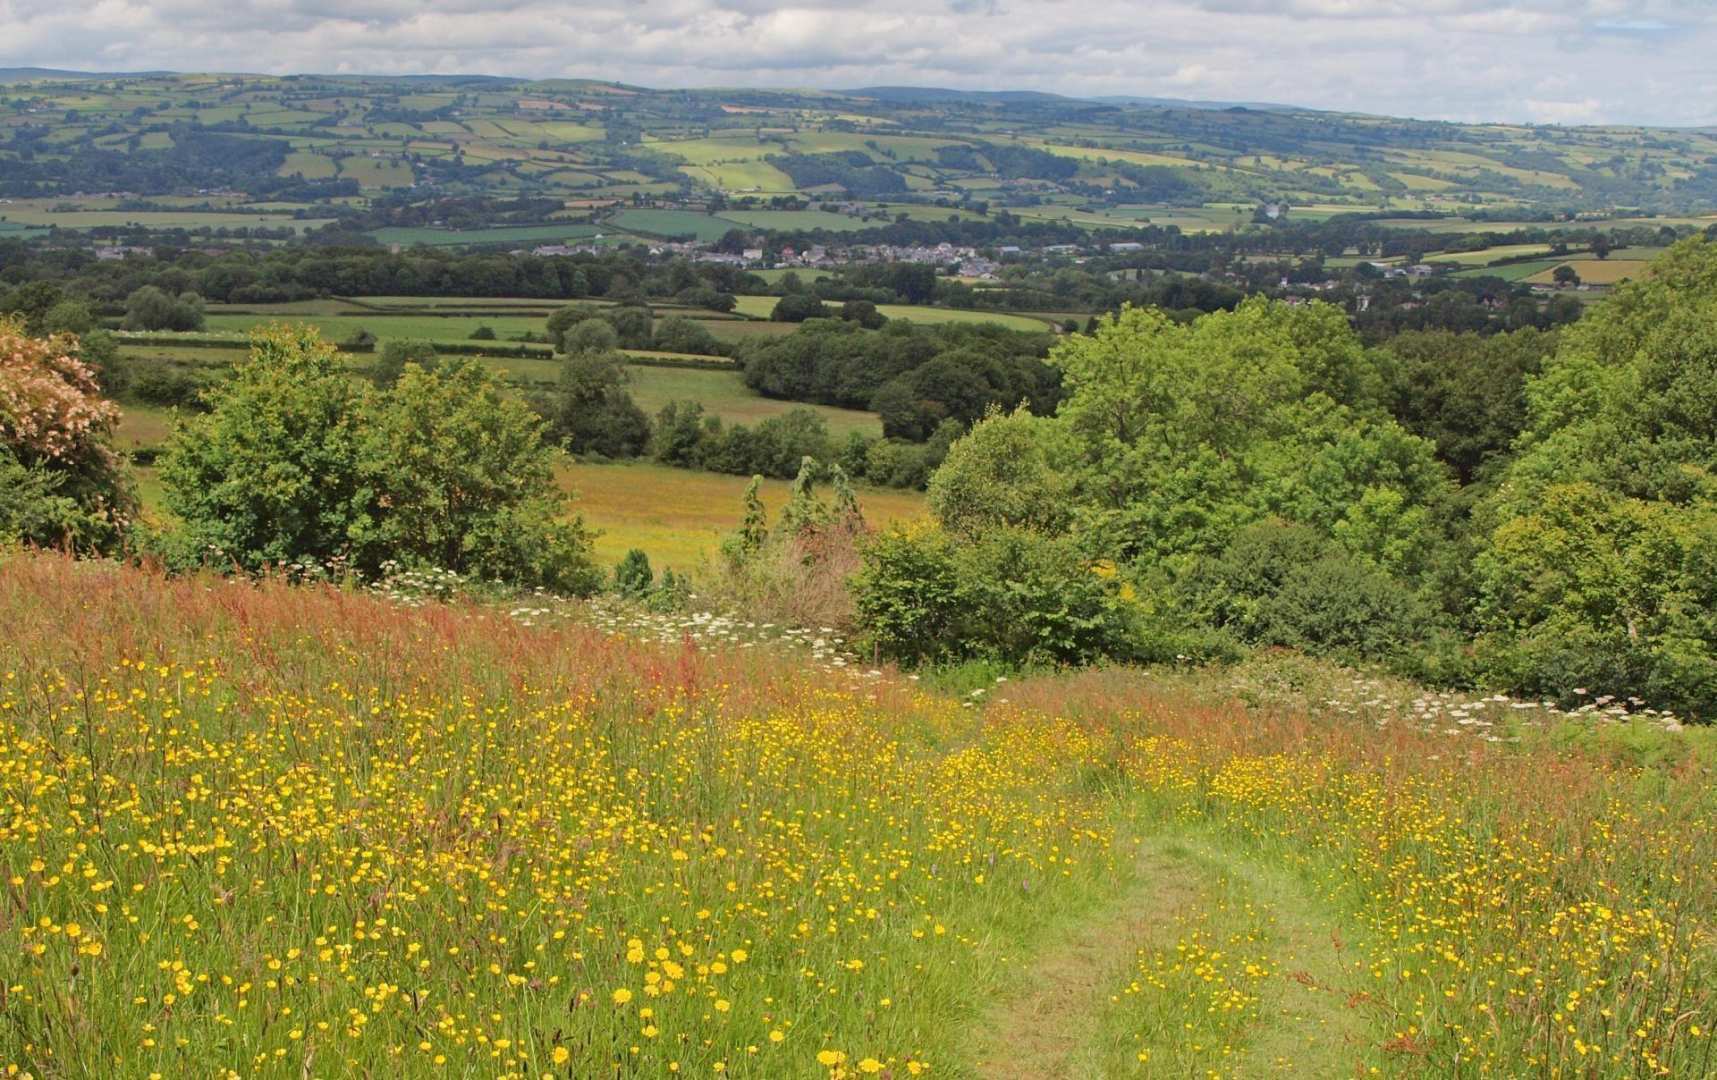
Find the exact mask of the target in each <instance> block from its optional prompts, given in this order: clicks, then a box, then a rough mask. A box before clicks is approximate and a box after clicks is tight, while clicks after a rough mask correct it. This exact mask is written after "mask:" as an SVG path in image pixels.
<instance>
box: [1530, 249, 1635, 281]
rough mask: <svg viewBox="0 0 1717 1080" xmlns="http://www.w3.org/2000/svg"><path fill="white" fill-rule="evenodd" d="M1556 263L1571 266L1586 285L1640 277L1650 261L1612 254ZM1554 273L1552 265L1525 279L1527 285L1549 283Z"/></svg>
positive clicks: (1554, 269) (1554, 268) (1553, 278)
mask: <svg viewBox="0 0 1717 1080" xmlns="http://www.w3.org/2000/svg"><path fill="white" fill-rule="evenodd" d="M1556 265H1557V266H1571V267H1573V268H1574V272H1575V273H1576V274H1579V275H1580V280H1581V281H1582V282H1584V283H1586V284H1587V285H1617V284H1620V283H1621V282H1623V281H1626V280H1628V279H1629V278H1637V277H1640V276H1641V275H1643V274H1644V273H1645V271H1646V267H1648V266H1650V265H1651V263H1650V262H1649V261H1648V260H1643V259H1618V258H1616V257H1615V256H1614V255H1612V256H1610V257H1609V258H1607V259H1565V260H1563V261H1562V262H1559V263H1557V264H1556ZM1555 273H1556V267H1554V266H1553V267H1551V268H1550V269H1548V270H1541V271H1539V272H1538V273H1536V274H1533V275H1532V276H1531V277H1529V278H1526V279H1525V280H1526V283H1527V284H1529V285H1551V284H1554V283H1555V277H1554V275H1555Z"/></svg>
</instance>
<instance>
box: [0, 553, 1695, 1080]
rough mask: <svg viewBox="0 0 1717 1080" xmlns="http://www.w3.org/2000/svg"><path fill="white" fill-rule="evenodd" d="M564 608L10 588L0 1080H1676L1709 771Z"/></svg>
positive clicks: (1630, 746) (1617, 753)
mask: <svg viewBox="0 0 1717 1080" xmlns="http://www.w3.org/2000/svg"><path fill="white" fill-rule="evenodd" d="M557 610H560V609H557ZM579 610H580V609H579V608H577V607H576V606H568V607H566V608H565V609H564V612H565V616H564V617H561V616H557V615H556V614H555V613H554V612H550V613H547V614H544V613H542V612H540V611H538V610H533V611H530V612H523V613H521V611H519V610H514V611H512V612H510V613H509V612H508V611H507V610H502V609H488V608H477V607H454V608H446V607H437V606H430V607H422V608H414V607H409V606H404V605H401V604H397V603H393V602H389V601H385V600H382V599H378V598H372V597H369V596H366V595H362V594H357V593H352V592H345V591H340V590H335V589H320V588H308V587H306V588H294V587H289V586H286V585H282V584H277V583H269V582H264V583H261V584H257V583H249V582H240V581H232V580H221V579H214V578H195V577H193V578H184V579H179V580H164V579H161V578H159V577H155V576H152V575H151V574H149V573H147V572H144V571H139V570H124V569H118V568H114V567H112V566H108V565H104V564H98V563H82V564H79V563H73V562H70V561H67V560H63V559H60V558H58V557H54V556H23V555H13V556H8V557H6V558H5V561H4V562H0V620H4V625H5V626H6V628H7V630H6V633H5V634H4V635H3V636H0V793H3V798H4V800H5V802H4V815H3V817H0V873H4V875H5V878H6V881H7V887H8V899H7V904H6V907H5V911H6V915H5V921H4V923H3V924H0V934H3V935H4V937H5V947H4V948H3V949H0V957H3V958H4V959H3V960H0V978H3V985H4V988H5V994H6V998H5V1021H6V1022H5V1024H4V1025H3V1026H0V1063H4V1064H8V1065H15V1066H16V1067H17V1068H18V1069H19V1070H21V1071H27V1072H30V1073H32V1074H33V1075H36V1076H72V1075H76V1076H145V1075H149V1074H152V1073H155V1074H160V1075H162V1076H181V1075H193V1074H194V1075H208V1074H215V1073H219V1074H226V1072H225V1071H226V1070H231V1072H232V1073H236V1074H238V1075H243V1076H253V1075H263V1076H303V1075H355V1074H363V1075H376V1076H382V1075H388V1076H394V1075H413V1076H415V1075H425V1076H428V1075H482V1076H490V1075H512V1076H527V1075H528V1076H533V1077H536V1076H543V1075H548V1076H561V1077H589V1076H656V1075H662V1074H664V1073H679V1074H684V1075H717V1074H726V1075H736V1076H753V1077H773V1076H801V1075H804V1076H822V1077H853V1076H868V1075H886V1076H895V1077H899V1076H908V1075H921V1074H928V1075H932V1076H975V1075H985V1076H990V1075H994V1076H1133V1075H1137V1076H1160V1077H1186V1076H1204V1075H1220V1076H1256V1075H1266V1074H1277V1073H1288V1074H1293V1075H1304V1076H1318V1077H1323V1076H1348V1075H1356V1074H1361V1075H1365V1074H1373V1073H1375V1074H1376V1075H1434V1076H1455V1075H1493V1076H1505V1077H1514V1076H1528V1075H1530V1076H1582V1077H1584V1076H1651V1075H1675V1076H1698V1075H1701V1074H1703V1073H1704V1072H1705V1071H1706V1070H1707V1067H1708V1066H1707V1063H1708V1061H1709V1059H1710V1046H1711V1043H1710V1024H1711V1022H1712V1019H1713V1017H1712V1002H1711V991H1712V987H1713V973H1712V970H1711V961H1712V956H1711V947H1712V937H1711V930H1712V921H1711V920H1712V914H1713V906H1714V905H1717V900H1714V899H1713V896H1714V892H1713V888H1712V886H1713V884H1714V881H1713V879H1714V876H1717V861H1714V856H1717V840H1714V839H1713V836H1714V833H1713V830H1712V824H1713V822H1712V817H1713V807H1712V799H1711V795H1710V785H1709V776H1708V768H1709V765H1708V762H1709V760H1710V758H1709V757H1707V756H1704V755H1702V754H1701V753H1699V752H1696V751H1700V750H1704V749H1708V747H1707V746H1706V743H1705V742H1704V740H1699V739H1690V738H1688V737H1687V736H1685V735H1677V734H1674V733H1666V734H1660V735H1659V734H1649V733H1647V732H1645V731H1644V730H1643V729H1635V728H1627V727H1616V728H1614V729H1607V731H1608V733H1606V732H1605V731H1598V730H1593V729H1592V728H1591V726H1590V723H1588V727H1587V728H1586V729H1585V731H1584V732H1583V733H1579V734H1580V737H1579V738H1567V737H1565V736H1566V735H1567V734H1568V733H1567V732H1566V731H1565V730H1564V729H1545V730H1542V731H1539V730H1536V729H1532V728H1529V727H1521V728H1518V729H1516V730H1514V731H1512V732H1511V733H1509V734H1507V735H1504V736H1499V737H1498V738H1497V741H1489V740H1487V739H1483V738H1479V737H1476V736H1474V735H1472V734H1468V733H1466V732H1464V731H1462V730H1461V729H1458V728H1457V729H1452V730H1455V731H1457V732H1459V733H1457V734H1445V733H1443V732H1442V731H1441V730H1437V731H1426V730H1421V729H1420V728H1418V727H1415V726H1413V725H1402V724H1392V725H1389V726H1386V727H1379V726H1377V725H1376V724H1374V723H1373V722H1372V721H1371V720H1370V719H1369V717H1368V715H1367V714H1366V713H1364V712H1363V711H1361V712H1359V713H1357V714H1355V715H1345V714H1341V715H1338V714H1333V713H1332V714H1329V715H1324V714H1320V713H1317V712H1315V711H1314V712H1313V713H1311V714H1307V713H1304V712H1300V711H1295V710H1289V709H1285V708H1269V707H1265V708H1260V709H1255V710H1247V709H1244V708H1242V707H1240V706H1238V705H1226V706H1216V705H1212V704H1211V703H1210V700H1211V699H1209V698H1208V697H1203V696H1201V695H1200V694H1198V693H1197V692H1195V691H1194V690H1192V689H1188V686H1189V685H1190V684H1187V683H1185V682H1184V681H1179V682H1177V681H1174V680H1169V681H1166V682H1165V681H1159V680H1157V679H1155V678H1154V677H1152V676H1148V675H1143V674H1139V673H1126V672H1094V673H1088V674H1086V675H1082V676H1076V677H1042V678H1037V679H1027V680H1024V681H1020V682H1014V683H1005V682H999V683H990V684H989V685H988V689H987V691H984V692H982V693H974V692H964V693H961V694H960V695H959V696H955V694H954V692H949V693H947V694H942V693H937V692H933V691H931V690H929V689H927V688H925V687H926V685H927V684H919V683H914V682H911V681H908V680H906V679H903V678H900V677H898V676H896V675H894V674H892V673H889V672H875V673H873V672H870V671H867V670H865V669H864V666H863V665H862V664H857V663H847V664H845V665H844V666H842V665H840V664H837V663H835V662H833V661H831V660H829V659H828V658H827V654H826V653H824V654H812V653H809V652H807V651H798V650H793V649H789V648H787V647H785V646H776V645H768V644H764V645H759V646H756V647H748V645H747V644H746V643H744V642H734V643H725V639H724V642H717V641H715V640H713V637H714V635H711V637H710V638H706V639H705V640H703V641H701V642H700V641H699V640H698V633H699V632H698V631H696V630H690V631H688V632H687V636H686V637H685V638H684V639H683V641H682V643H681V644H678V645H667V646H658V645H650V644H645V643H642V642H638V641H631V640H628V639H627V638H626V637H625V636H623V635H616V634H613V633H610V632H606V631H599V630H596V629H593V628H589V627H587V626H585V625H582V624H581V623H580V621H579V619H580V616H579V614H578V612H579ZM533 622H534V623H536V624H537V625H526V624H527V623H533ZM815 655H821V656H823V657H824V658H823V659H815V658H814V656H815ZM979 689H982V688H981V687H980V688H979ZM1516 740H1518V741H1516Z"/></svg>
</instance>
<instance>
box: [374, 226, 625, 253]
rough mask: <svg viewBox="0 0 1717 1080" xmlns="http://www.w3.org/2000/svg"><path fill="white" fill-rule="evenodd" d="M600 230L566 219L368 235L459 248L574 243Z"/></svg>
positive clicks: (412, 228)
mask: <svg viewBox="0 0 1717 1080" xmlns="http://www.w3.org/2000/svg"><path fill="white" fill-rule="evenodd" d="M599 232H601V230H600V229H598V228H597V227H596V226H594V225H586V224H583V223H580V222H570V221H569V222H567V223H565V224H563V225H500V226H496V227H494V228H489V229H436V228H429V227H427V226H389V227H387V228H382V229H376V230H374V231H373V232H372V233H371V234H370V235H371V236H374V237H375V238H376V242H377V243H381V244H398V245H400V246H401V247H415V246H419V245H421V246H423V247H461V246H465V245H473V244H474V245H482V246H488V245H496V246H499V245H502V244H520V245H527V246H534V245H536V244H576V243H578V242H580V241H584V240H590V239H592V238H594V237H595V236H596V235H597V234H598V233H599Z"/></svg>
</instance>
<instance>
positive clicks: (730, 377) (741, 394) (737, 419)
mask: <svg viewBox="0 0 1717 1080" xmlns="http://www.w3.org/2000/svg"><path fill="white" fill-rule="evenodd" d="M626 374H627V378H628V380H629V382H628V389H629V390H630V391H631V393H632V400H633V401H635V402H637V403H638V407H639V408H640V409H643V410H644V412H645V413H647V414H649V415H650V416H655V415H656V413H657V412H658V411H659V410H660V409H661V408H662V406H664V405H666V404H668V403H669V402H671V401H696V402H698V403H699V404H701V405H702V406H703V407H704V411H705V412H706V413H709V414H711V415H713V416H719V417H720V418H721V419H722V422H723V423H727V424H744V425H746V426H748V427H749V426H751V425H754V424H756V423H757V422H758V421H760V420H767V419H768V418H769V417H771V416H779V415H780V414H782V413H784V412H788V411H790V410H792V409H810V410H811V411H812V412H815V413H817V414H818V415H819V416H821V417H822V418H823V419H824V420H825V421H826V422H827V423H828V425H829V434H830V435H832V436H834V437H835V438H836V439H843V438H845V437H846V436H847V434H848V433H849V432H854V431H857V432H859V433H861V434H864V435H869V436H872V437H876V436H880V435H881V434H882V421H881V420H879V419H878V418H877V415H876V414H875V413H870V412H861V411H859V410H857V409H837V408H835V407H834V406H832V405H807V404H804V403H802V402H797V401H778V400H776V399H775V398H766V397H763V396H762V395H760V394H758V393H757V392H756V391H755V390H752V389H751V388H750V387H748V386H746V385H745V381H744V379H743V378H742V377H741V376H740V374H739V372H737V371H712V370H708V369H705V368H682V367H658V366H653V365H648V364H631V365H628V366H627V368H626Z"/></svg>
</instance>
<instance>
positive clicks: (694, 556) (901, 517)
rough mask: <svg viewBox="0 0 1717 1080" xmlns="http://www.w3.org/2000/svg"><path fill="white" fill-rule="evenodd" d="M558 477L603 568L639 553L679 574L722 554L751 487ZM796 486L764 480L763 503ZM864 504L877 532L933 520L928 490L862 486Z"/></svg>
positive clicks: (580, 472) (740, 482) (707, 478)
mask: <svg viewBox="0 0 1717 1080" xmlns="http://www.w3.org/2000/svg"><path fill="white" fill-rule="evenodd" d="M560 478H561V484H562V486H563V487H565V488H566V489H567V490H569V491H571V492H572V493H573V496H574V502H573V509H574V510H576V511H577V512H578V514H579V516H581V517H582V518H583V519H584V522H585V524H586V525H589V526H590V527H591V528H593V529H596V530H599V532H600V535H598V536H597V537H596V558H597V561H598V562H599V563H601V564H602V565H603V566H605V567H612V566H613V564H615V563H617V562H619V561H620V559H621V557H622V556H624V555H625V554H626V552H627V551H628V550H630V549H632V548H639V549H641V550H642V551H643V552H644V553H645V554H646V555H648V556H649V557H650V562H651V565H653V566H655V567H656V568H657V569H659V570H660V569H669V568H671V569H674V570H679V571H696V570H697V569H698V568H699V567H700V566H701V565H702V564H703V563H704V562H705V561H706V560H707V559H709V558H711V557H713V556H715V555H716V554H717V552H718V551H719V549H720V546H721V539H722V537H723V536H726V535H727V534H728V533H730V532H732V531H734V530H735V529H737V528H738V527H739V523H740V519H741V517H743V516H744V500H745V488H746V485H748V484H749V483H750V482H751V481H750V479H749V478H748V477H744V476H728V475H725V474H723V473H711V472H698V471H695V470H691V469H676V468H671V467H669V466H666V465H656V464H653V463H647V462H637V463H628V464H591V463H583V462H580V463H577V464H573V465H569V466H567V467H566V468H564V469H562V470H561V473H560ZM790 487H791V485H790V484H789V483H788V482H787V481H785V480H765V481H764V482H763V486H762V491H761V495H762V498H763V504H764V506H766V507H767V508H768V509H769V512H770V513H771V514H775V513H777V512H779V511H780V509H781V507H782V506H784V505H785V504H786V502H787V496H788V491H789V488H790ZM859 504H860V507H861V508H862V509H863V511H864V515H865V520H867V521H869V522H870V523H871V524H872V525H876V526H879V527H880V526H886V525H889V524H892V523H894V522H907V521H915V520H920V519H923V518H925V517H927V516H928V514H929V510H928V508H927V507H926V504H925V501H924V494H923V493H922V492H918V491H903V490H900V489H898V488H868V487H861V488H860V489H859Z"/></svg>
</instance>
